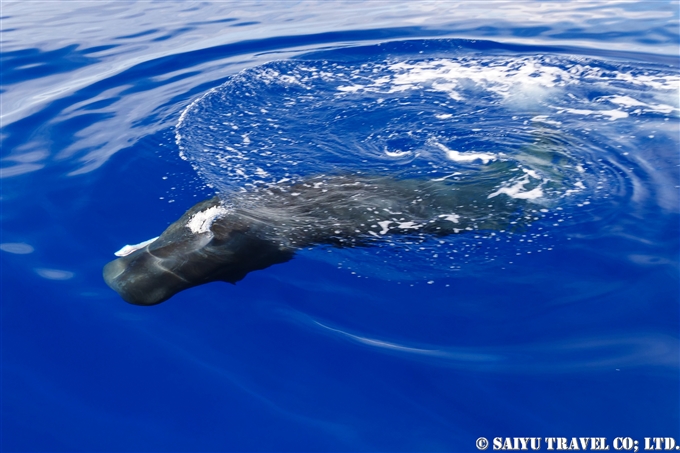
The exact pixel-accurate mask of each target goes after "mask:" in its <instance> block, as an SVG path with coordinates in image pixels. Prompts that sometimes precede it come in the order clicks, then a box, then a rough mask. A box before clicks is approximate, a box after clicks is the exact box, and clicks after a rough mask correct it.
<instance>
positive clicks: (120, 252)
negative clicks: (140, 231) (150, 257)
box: [114, 236, 159, 256]
mask: <svg viewBox="0 0 680 453" xmlns="http://www.w3.org/2000/svg"><path fill="white" fill-rule="evenodd" d="M158 238H159V236H156V237H155V238H153V239H149V240H147V241H144V242H140V243H139V244H135V245H126V246H124V247H123V248H122V249H120V250H118V251H117V252H116V253H114V255H116V256H128V255H129V254H130V253H132V252H134V251H135V250H139V249H141V248H143V247H146V246H147V245H149V244H151V243H152V242H153V241H155V240H156V239H158Z"/></svg>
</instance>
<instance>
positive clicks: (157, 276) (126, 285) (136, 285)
mask: <svg viewBox="0 0 680 453" xmlns="http://www.w3.org/2000/svg"><path fill="white" fill-rule="evenodd" d="M140 252H142V251H140ZM147 255H148V254H147ZM150 261H151V260H149V259H148V258H146V257H145V256H144V252H142V253H137V252H136V253H135V254H134V255H130V256H126V257H122V258H118V259H116V260H113V261H111V262H110V263H108V264H106V265H105V266H104V271H103V275H104V281H106V284H107V285H109V287H111V289H113V290H114V291H116V292H117V293H118V294H119V295H120V297H122V298H123V300H125V301H126V302H129V303H131V304H134V305H156V304H159V303H161V302H164V301H166V300H167V299H169V298H170V297H172V296H173V295H174V294H176V293H177V292H179V291H181V290H183V289H186V288H187V287H188V286H190V285H188V284H187V283H188V282H186V281H185V280H183V279H182V278H181V277H179V276H177V275H175V274H174V273H173V272H172V271H170V270H168V269H163V268H161V265H160V263H155V264H152V263H151V262H150Z"/></svg>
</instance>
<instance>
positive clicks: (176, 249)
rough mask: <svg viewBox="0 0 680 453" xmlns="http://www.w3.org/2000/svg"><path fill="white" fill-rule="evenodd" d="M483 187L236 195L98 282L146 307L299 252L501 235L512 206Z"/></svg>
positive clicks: (325, 183) (334, 179) (192, 217)
mask: <svg viewBox="0 0 680 453" xmlns="http://www.w3.org/2000/svg"><path fill="white" fill-rule="evenodd" d="M491 189H492V186H491V185H485V184H483V183H479V181H477V184H474V185H471V184H468V185H465V184H458V183H457V184H453V183H449V182H448V181H445V180H442V179H440V180H425V179H406V180H397V179H393V178H388V177H360V176H325V177H317V178H311V179H309V180H307V181H305V182H303V183H298V184H294V185H292V186H287V187H286V186H281V185H277V186H275V187H269V188H261V189H258V190H255V191H252V192H245V193H243V194H239V195H240V196H239V198H238V203H237V204H233V205H229V204H223V203H222V201H221V200H220V199H219V198H218V197H214V198H212V199H209V200H205V201H202V202H200V203H198V204H196V205H195V206H194V207H192V208H191V209H189V210H188V211H187V212H186V213H185V214H184V215H183V216H182V217H180V218H179V219H178V220H177V221H176V222H174V223H173V224H172V225H170V226H169V227H168V228H167V229H166V230H165V231H164V232H163V234H161V235H160V237H158V238H157V239H155V240H151V241H147V243H142V244H140V245H139V246H138V247H139V248H134V247H133V248H132V250H133V251H132V252H131V253H129V254H127V255H126V256H122V257H120V258H118V259H116V260H114V261H111V262H110V263H108V264H107V265H106V266H105V267H104V279H105V281H106V283H107V284H108V285H109V286H110V287H111V288H113V289H114V290H115V291H116V292H118V294H120V296H121V297H122V298H123V299H124V300H126V301H127V302H130V303H132V304H137V305H154V304H158V303H160V302H163V301H165V300H167V299H169V298H170V297H172V296H173V295H174V294H176V293H178V292H180V291H182V290H185V289H187V288H191V287H193V286H197V285H202V284H204V283H208V282H213V281H224V282H229V283H236V282H237V281H239V280H241V279H243V278H244V277H245V276H246V275H247V274H248V273H249V272H252V271H256V270H260V269H264V268H266V267H269V266H271V265H274V264H277V263H283V262H285V261H288V260H290V259H291V258H292V257H293V255H294V253H295V251H296V250H297V249H300V248H302V247H308V246H313V245H323V244H326V245H331V246H337V247H350V246H358V245H370V244H371V242H372V241H375V240H379V239H380V238H382V237H384V236H385V235H392V234H400V235H415V236H421V237H422V236H424V235H427V236H432V235H435V236H438V235H449V234H455V233H459V232H464V231H467V230H475V231H479V230H499V229H504V228H507V227H508V226H510V224H511V221H512V219H513V218H516V217H517V215H516V213H517V210H518V209H519V205H518V202H519V201H520V200H516V199H513V198H510V197H507V196H494V195H493V194H492V195H489V194H490V193H491ZM124 250H125V249H124Z"/></svg>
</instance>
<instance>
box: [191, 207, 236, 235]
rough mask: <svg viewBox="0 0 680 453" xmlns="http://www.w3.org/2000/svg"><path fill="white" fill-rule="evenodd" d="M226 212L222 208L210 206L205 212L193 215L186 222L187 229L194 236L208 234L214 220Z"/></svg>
mask: <svg viewBox="0 0 680 453" xmlns="http://www.w3.org/2000/svg"><path fill="white" fill-rule="evenodd" d="M228 212H229V211H228V210H227V209H226V208H225V207H224V206H211V207H209V208H208V209H206V210H205V211H201V212H197V213H196V214H194V215H193V216H192V217H191V219H189V221H188V222H187V228H189V229H190V230H191V232H192V233H194V234H201V233H208V232H210V227H211V226H212V224H213V222H214V221H215V219H217V218H218V217H221V216H223V215H225V214H227V213H228Z"/></svg>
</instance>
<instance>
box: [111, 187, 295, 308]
mask: <svg viewBox="0 0 680 453" xmlns="http://www.w3.org/2000/svg"><path fill="white" fill-rule="evenodd" d="M118 254H120V255H123V256H121V257H120V258H118V259H116V260H113V261H111V262H109V263H108V264H106V265H105V266H104V271H103V275H104V280H105V281H106V283H107V284H108V285H109V286H110V287H111V288H112V289H113V290H115V291H116V292H117V293H118V294H120V296H121V297H122V298H123V299H124V300H125V301H127V302H129V303H131V304H135V305H155V304H158V303H161V302H163V301H165V300H167V299H169V298H170V297H172V296H173V295H175V294H177V293H178V292H180V291H183V290H185V289H188V288H191V287H194V286H197V285H202V284H205V283H209V282H213V281H224V282H228V283H236V282H237V281H239V280H241V279H243V278H244V277H245V276H246V275H247V274H248V273H249V272H252V271H255V270H259V269H264V268H266V267H269V266H271V265H273V264H277V263H282V262H285V261H288V260H290V259H291V258H292V256H293V251H292V250H291V249H288V248H285V247H282V246H281V245H279V244H277V243H276V242H274V241H271V240H266V239H261V238H260V237H258V234H257V232H256V231H254V230H253V228H252V222H251V224H250V225H249V224H247V223H246V222H243V221H241V220H240V219H239V217H238V216H236V215H231V216H230V215H227V211H226V210H224V208H222V207H221V205H220V201H219V199H218V198H217V197H215V198H212V199H210V200H206V201H204V202H201V203H199V204H197V205H196V206H194V207H193V208H191V209H190V210H189V211H187V212H186V213H185V214H184V215H183V216H182V217H181V218H180V219H179V220H177V221H176V222H175V223H173V224H172V225H170V226H169V227H168V228H167V229H166V230H165V231H164V232H163V234H161V236H159V237H158V238H157V239H154V240H150V241H146V242H144V243H142V244H139V246H127V247H126V248H123V249H121V251H120V252H119V253H118Z"/></svg>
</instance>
